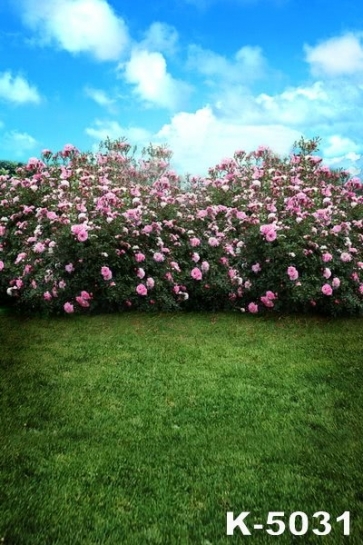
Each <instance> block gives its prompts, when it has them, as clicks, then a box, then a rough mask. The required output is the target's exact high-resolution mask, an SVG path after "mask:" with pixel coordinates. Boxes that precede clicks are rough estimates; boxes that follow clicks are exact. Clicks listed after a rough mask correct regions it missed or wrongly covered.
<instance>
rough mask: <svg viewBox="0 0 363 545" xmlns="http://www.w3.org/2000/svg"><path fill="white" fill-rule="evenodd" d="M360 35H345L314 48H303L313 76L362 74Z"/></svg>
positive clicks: (362, 55)
mask: <svg viewBox="0 0 363 545" xmlns="http://www.w3.org/2000/svg"><path fill="white" fill-rule="evenodd" d="M361 38H362V36H361V35H356V34H352V33H349V34H345V35H343V36H340V37H334V38H330V39H329V40H326V41H324V42H321V43H320V44H319V45H317V46H315V47H311V46H309V45H305V46H304V50H305V54H306V56H305V59H306V61H307V62H308V63H309V64H310V66H311V71H312V73H313V74H314V75H324V76H330V77H336V76H350V75H351V76H354V75H356V74H358V73H363V44H362V40H361Z"/></svg>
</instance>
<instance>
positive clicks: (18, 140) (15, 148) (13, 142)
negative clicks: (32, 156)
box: [0, 130, 38, 157]
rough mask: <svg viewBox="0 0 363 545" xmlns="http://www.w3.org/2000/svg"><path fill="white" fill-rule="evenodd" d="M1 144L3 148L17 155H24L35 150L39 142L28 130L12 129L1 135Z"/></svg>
mask: <svg viewBox="0 0 363 545" xmlns="http://www.w3.org/2000/svg"><path fill="white" fill-rule="evenodd" d="M0 145H1V147H2V148H3V149H5V150H9V151H11V153H12V154H13V155H15V156H16V157H22V156H23V155H24V153H26V152H29V151H31V150H33V149H34V148H35V147H36V146H37V145H38V142H37V140H36V139H35V138H33V136H31V135H30V134H28V133H26V132H19V131H17V130H12V131H8V132H5V133H4V134H3V135H1V137H0Z"/></svg>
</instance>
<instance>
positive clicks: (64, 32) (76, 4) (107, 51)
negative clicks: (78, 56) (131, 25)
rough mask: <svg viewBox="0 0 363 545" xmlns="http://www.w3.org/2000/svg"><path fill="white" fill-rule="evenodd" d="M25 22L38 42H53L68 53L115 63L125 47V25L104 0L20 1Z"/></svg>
mask: <svg viewBox="0 0 363 545" xmlns="http://www.w3.org/2000/svg"><path fill="white" fill-rule="evenodd" d="M22 5H23V12H22V17H23V21H24V23H25V24H26V25H27V26H29V27H30V28H31V29H33V30H35V31H37V32H38V37H39V40H40V42H41V43H49V42H55V43H56V44H57V45H58V46H59V47H61V48H62V49H65V50H66V51H68V52H70V53H80V52H87V53H90V54H92V55H93V56H94V57H95V58H96V59H97V60H99V61H108V60H117V59H119V58H120V56H121V54H122V53H123V52H124V51H125V49H126V48H127V46H128V42H129V36H128V30H127V27H126V25H125V22H124V21H123V19H121V18H120V17H117V15H116V14H115V13H114V11H113V9H112V7H111V6H110V5H109V4H108V2H107V1H106V0H47V2H42V1H40V0H22Z"/></svg>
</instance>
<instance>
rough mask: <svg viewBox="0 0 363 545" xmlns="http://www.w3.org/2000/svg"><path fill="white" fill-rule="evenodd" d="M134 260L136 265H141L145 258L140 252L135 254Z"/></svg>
mask: <svg viewBox="0 0 363 545" xmlns="http://www.w3.org/2000/svg"><path fill="white" fill-rule="evenodd" d="M135 259H136V261H137V263H141V261H145V259H146V257H145V255H144V254H142V253H141V252H137V254H136V255H135Z"/></svg>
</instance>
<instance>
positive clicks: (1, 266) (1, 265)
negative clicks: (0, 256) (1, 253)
mask: <svg viewBox="0 0 363 545" xmlns="http://www.w3.org/2000/svg"><path fill="white" fill-rule="evenodd" d="M4 267H5V264H4V262H3V261H0V271H2V270H3V269H4Z"/></svg>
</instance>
